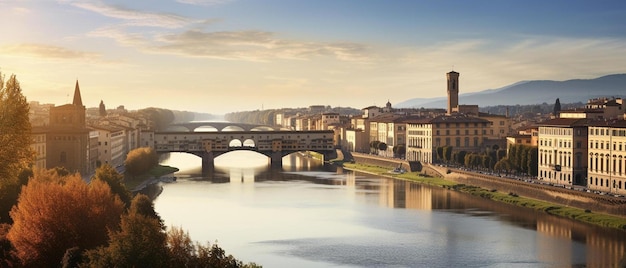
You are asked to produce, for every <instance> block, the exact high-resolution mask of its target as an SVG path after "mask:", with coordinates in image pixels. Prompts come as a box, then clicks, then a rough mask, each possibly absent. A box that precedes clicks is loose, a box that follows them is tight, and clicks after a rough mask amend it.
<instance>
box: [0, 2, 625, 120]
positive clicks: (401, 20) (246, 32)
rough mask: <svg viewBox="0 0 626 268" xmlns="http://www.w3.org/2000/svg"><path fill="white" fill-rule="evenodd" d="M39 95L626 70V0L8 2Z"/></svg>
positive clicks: (291, 89)
mask: <svg viewBox="0 0 626 268" xmlns="http://www.w3.org/2000/svg"><path fill="white" fill-rule="evenodd" d="M0 14H1V15H0V16H1V17H2V21H3V22H2V26H1V29H2V30H1V31H0V72H2V74H3V75H5V76H9V75H11V74H15V75H16V76H17V79H18V81H19V82H20V85H21V87H22V91H23V93H24V95H25V96H26V97H27V99H28V100H29V101H39V102H40V103H53V104H56V105H63V104H67V103H70V102H71V101H72V94H73V92H74V85H75V83H76V80H78V81H79V84H80V89H81V95H82V98H83V104H84V105H85V106H87V107H97V106H98V105H99V103H100V101H101V100H102V101H103V102H104V104H105V105H106V106H107V108H115V107H118V106H120V105H123V106H124V107H125V108H126V109H129V110H136V109H141V108H146V107H161V108H167V109H173V110H182V111H195V112H204V113H213V114H223V113H228V112H236V111H250V110H261V109H278V108H297V107H308V106H310V105H330V106H332V107H337V106H340V107H353V108H357V109H361V108H364V107H367V106H371V105H377V106H384V105H385V103H386V102H387V101H390V102H391V103H392V104H394V103H399V102H402V101H405V100H408V99H412V98H431V97H443V96H446V73H447V72H449V71H452V70H454V71H456V72H459V73H460V78H459V79H460V82H459V86H460V93H461V94H463V93H469V92H476V91H483V90H487V89H495V88H500V87H504V86H507V85H510V84H513V83H516V82H519V81H524V80H559V81H562V80H569V79H593V78H597V77H600V76H604V75H608V74H617V73H626V1H623V0H617V1H604V0H598V1H587V0H585V1H578V0H568V1H561V0H553V1H545V0H540V1H537V0H525V1H518V0H501V1H493V0H473V1H466V0H456V1H426V0H424V1H422V0H410V1H409V0H406V1H403V0H396V1H386V0H308V1H304V0H177V1H175V0H171V1H160V0H152V1H126V0H122V1H70V0H59V1H54V0H41V1H36V0H0Z"/></svg>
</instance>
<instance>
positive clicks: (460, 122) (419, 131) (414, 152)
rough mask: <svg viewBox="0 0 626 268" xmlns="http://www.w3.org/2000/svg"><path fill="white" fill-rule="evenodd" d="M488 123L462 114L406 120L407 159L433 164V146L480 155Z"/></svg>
mask: <svg viewBox="0 0 626 268" xmlns="http://www.w3.org/2000/svg"><path fill="white" fill-rule="evenodd" d="M490 124H491V123H490V122H489V121H488V120H485V119H482V118H479V117H473V116H467V115H462V114H454V115H445V116H438V117H435V118H429V119H416V120H409V121H407V125H406V132H407V141H408V143H407V160H409V161H420V162H424V163H433V162H436V160H437V159H436V149H437V147H444V146H450V147H452V149H453V151H455V152H458V151H466V152H480V151H481V150H482V149H483V144H484V143H485V142H486V141H487V130H488V129H489V126H490Z"/></svg>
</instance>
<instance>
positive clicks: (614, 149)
mask: <svg viewBox="0 0 626 268" xmlns="http://www.w3.org/2000/svg"><path fill="white" fill-rule="evenodd" d="M588 147H589V154H588V166H589V172H588V173H589V178H588V181H587V187H588V188H589V189H592V190H598V191H603V192H607V193H611V194H620V195H626V121H625V120H618V121H609V122H607V121H605V122H596V123H593V124H591V125H590V126H589V142H588Z"/></svg>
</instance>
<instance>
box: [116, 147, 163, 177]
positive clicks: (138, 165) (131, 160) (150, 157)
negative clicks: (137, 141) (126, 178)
mask: <svg viewBox="0 0 626 268" xmlns="http://www.w3.org/2000/svg"><path fill="white" fill-rule="evenodd" d="M158 164H159V157H158V156H157V154H156V152H155V151H154V149H152V148H150V147H141V148H137V149H134V150H132V151H130V152H128V155H127V156H126V160H125V161H124V166H125V167H126V173H128V174H130V175H133V176H136V175H140V174H143V173H146V172H148V171H149V170H150V169H151V168H153V167H154V166H156V165H158Z"/></svg>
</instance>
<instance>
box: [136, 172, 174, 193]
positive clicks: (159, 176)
mask: <svg viewBox="0 0 626 268" xmlns="http://www.w3.org/2000/svg"><path fill="white" fill-rule="evenodd" d="M177 171H178V168H175V167H170V166H163V165H157V166H155V167H153V168H152V169H150V171H148V172H147V173H146V174H142V175H139V176H136V177H133V178H125V180H124V181H125V184H126V188H127V189H130V191H131V192H133V193H136V192H139V191H141V190H143V189H145V188H146V187H148V186H149V185H152V184H155V183H159V182H172V181H174V180H176V177H174V176H166V175H169V174H173V173H174V172H177Z"/></svg>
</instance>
